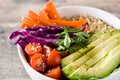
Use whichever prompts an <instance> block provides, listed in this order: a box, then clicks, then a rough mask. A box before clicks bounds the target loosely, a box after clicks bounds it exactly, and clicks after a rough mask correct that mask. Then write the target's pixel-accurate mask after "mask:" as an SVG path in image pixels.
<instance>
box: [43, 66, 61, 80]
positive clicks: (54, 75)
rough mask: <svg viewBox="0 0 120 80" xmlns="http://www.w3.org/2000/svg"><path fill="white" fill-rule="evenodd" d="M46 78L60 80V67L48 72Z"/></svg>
mask: <svg viewBox="0 0 120 80" xmlns="http://www.w3.org/2000/svg"><path fill="white" fill-rule="evenodd" d="M45 75H46V76H48V77H51V78H55V79H59V78H60V77H61V69H60V66H57V67H55V68H52V69H51V70H49V71H48V72H46V73H45Z"/></svg>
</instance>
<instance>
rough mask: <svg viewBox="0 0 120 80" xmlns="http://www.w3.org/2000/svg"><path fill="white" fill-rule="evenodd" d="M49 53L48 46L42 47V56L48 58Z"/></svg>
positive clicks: (50, 49)
mask: <svg viewBox="0 0 120 80" xmlns="http://www.w3.org/2000/svg"><path fill="white" fill-rule="evenodd" d="M51 51H52V48H50V47H49V46H46V45H44V46H43V54H44V55H46V57H48V56H49V54H50V53H51Z"/></svg>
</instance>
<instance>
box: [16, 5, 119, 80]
mask: <svg viewBox="0 0 120 80" xmlns="http://www.w3.org/2000/svg"><path fill="white" fill-rule="evenodd" d="M57 10H58V12H59V14H60V16H61V17H72V16H76V15H80V14H86V15H90V16H93V17H97V18H100V19H102V20H103V21H105V22H106V23H108V24H109V25H113V26H114V28H116V29H118V28H120V20H119V19H118V18H117V17H115V16H113V15H112V14H110V13H108V12H105V11H103V10H100V9H96V8H91V7H85V6H66V7H60V8H58V9H57ZM17 49H18V54H19V57H20V60H21V61H22V63H23V66H24V68H25V69H26V71H27V73H28V74H29V76H30V77H31V78H32V80H40V79H42V80H53V79H52V78H49V77H46V76H44V75H43V74H41V73H39V72H37V71H35V70H34V69H33V68H31V67H30V65H29V64H28V63H27V61H26V58H25V56H24V51H23V50H22V48H21V47H20V46H19V45H17ZM118 74H120V71H119V72H115V73H114V74H112V75H111V76H109V77H107V78H108V79H109V80H110V79H111V78H112V79H113V78H115V77H116V76H117V77H118ZM107 78H106V79H107ZM106 79H104V80H106ZM108 79H107V80H108ZM112 79H111V80H112ZM116 80H118V79H116Z"/></svg>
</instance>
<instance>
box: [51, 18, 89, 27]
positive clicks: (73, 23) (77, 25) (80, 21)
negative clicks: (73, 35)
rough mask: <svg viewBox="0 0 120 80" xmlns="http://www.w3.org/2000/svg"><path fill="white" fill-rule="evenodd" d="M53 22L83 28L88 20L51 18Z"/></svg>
mask: <svg viewBox="0 0 120 80" xmlns="http://www.w3.org/2000/svg"><path fill="white" fill-rule="evenodd" d="M49 21H50V22H51V23H54V24H56V25H58V26H72V27H74V28H81V27H82V25H84V24H86V22H87V21H86V20H85V19H82V20H76V21H66V20H49Z"/></svg>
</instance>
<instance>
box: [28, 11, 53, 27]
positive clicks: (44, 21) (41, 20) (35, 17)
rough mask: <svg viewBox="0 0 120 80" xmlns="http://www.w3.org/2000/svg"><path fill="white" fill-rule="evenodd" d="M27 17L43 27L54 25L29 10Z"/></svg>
mask: <svg viewBox="0 0 120 80" xmlns="http://www.w3.org/2000/svg"><path fill="white" fill-rule="evenodd" d="M28 16H29V17H30V18H31V19H33V20H35V21H37V22H38V23H41V24H43V25H45V26H53V25H54V24H52V23H51V22H49V21H47V20H46V19H44V18H42V17H41V16H39V15H38V14H36V13H35V12H33V11H31V10H30V11H29V13H28Z"/></svg>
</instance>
